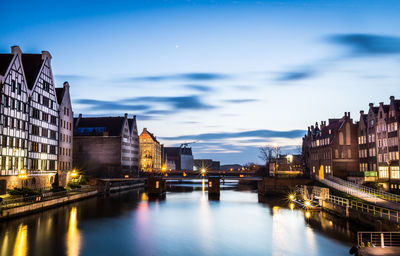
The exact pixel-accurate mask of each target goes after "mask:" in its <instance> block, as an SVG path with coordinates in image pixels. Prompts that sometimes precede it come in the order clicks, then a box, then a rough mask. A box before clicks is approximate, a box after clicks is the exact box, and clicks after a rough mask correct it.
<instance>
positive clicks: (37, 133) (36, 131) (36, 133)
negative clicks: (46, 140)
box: [32, 125, 39, 136]
mask: <svg viewBox="0 0 400 256" xmlns="http://www.w3.org/2000/svg"><path fill="white" fill-rule="evenodd" d="M32 134H33V135H37V136H39V127H38V126H36V125H32Z"/></svg>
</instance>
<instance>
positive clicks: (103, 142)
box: [73, 114, 139, 178]
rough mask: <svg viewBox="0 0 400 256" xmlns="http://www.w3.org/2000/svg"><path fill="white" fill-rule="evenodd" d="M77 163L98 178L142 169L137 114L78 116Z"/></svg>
mask: <svg viewBox="0 0 400 256" xmlns="http://www.w3.org/2000/svg"><path fill="white" fill-rule="evenodd" d="M73 148H74V150H73V165H74V167H76V168H77V169H78V170H80V171H85V172H86V173H87V174H88V175H90V176H92V177H97V178H114V177H125V175H129V176H132V175H135V174H136V172H137V170H138V152H139V144H138V140H137V128H136V116H134V117H133V118H132V119H129V118H128V114H125V115H124V116H123V117H85V118H84V117H82V114H80V115H79V117H78V118H74V138H73Z"/></svg>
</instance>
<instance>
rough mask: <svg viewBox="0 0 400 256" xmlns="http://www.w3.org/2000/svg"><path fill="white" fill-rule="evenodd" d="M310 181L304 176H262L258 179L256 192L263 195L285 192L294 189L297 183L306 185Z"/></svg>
mask: <svg viewBox="0 0 400 256" xmlns="http://www.w3.org/2000/svg"><path fill="white" fill-rule="evenodd" d="M310 182H312V180H311V179H305V178H295V179H293V178H275V177H268V178H263V179H262V180H260V181H258V193H259V194H260V195H263V196H267V195H279V194H287V193H288V192H291V191H294V189H295V187H296V186H297V185H307V184H309V183H310Z"/></svg>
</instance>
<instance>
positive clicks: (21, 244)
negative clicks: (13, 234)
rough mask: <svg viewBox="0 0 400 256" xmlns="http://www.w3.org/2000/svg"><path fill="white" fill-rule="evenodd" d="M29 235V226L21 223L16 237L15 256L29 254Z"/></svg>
mask: <svg viewBox="0 0 400 256" xmlns="http://www.w3.org/2000/svg"><path fill="white" fill-rule="evenodd" d="M27 235H28V226H27V225H22V224H21V225H19V227H18V233H17V238H16V239H15V244H14V253H13V256H24V255H27V252H28V250H27V249H28V246H27Z"/></svg>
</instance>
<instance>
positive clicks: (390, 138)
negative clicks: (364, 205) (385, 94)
mask: <svg viewBox="0 0 400 256" xmlns="http://www.w3.org/2000/svg"><path fill="white" fill-rule="evenodd" d="M399 107H400V101H399V100H396V99H395V98H394V96H391V97H390V104H389V105H385V104H384V103H383V102H380V103H379V106H374V105H373V104H372V103H370V104H369V111H368V114H367V115H364V111H360V122H359V123H360V125H359V132H358V144H359V155H360V163H359V168H360V171H361V172H363V173H364V176H365V179H364V181H374V182H377V186H378V187H380V188H382V189H384V190H391V191H392V192H396V193H399V192H400V170H399V147H398V145H399V133H398V126H399V116H400V112H399Z"/></svg>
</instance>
